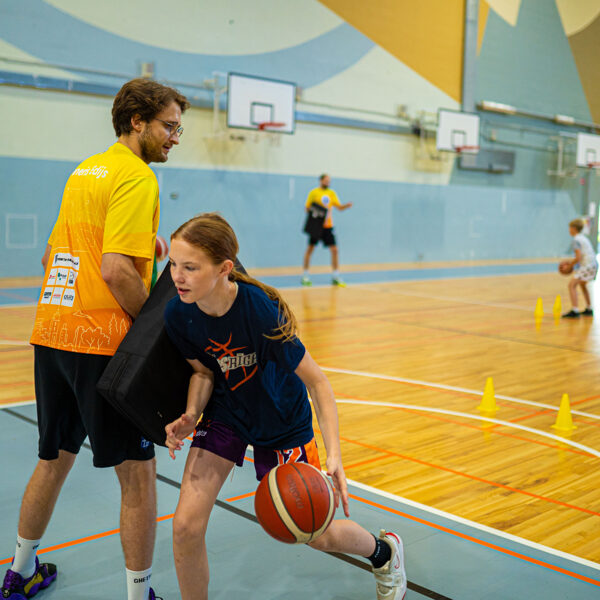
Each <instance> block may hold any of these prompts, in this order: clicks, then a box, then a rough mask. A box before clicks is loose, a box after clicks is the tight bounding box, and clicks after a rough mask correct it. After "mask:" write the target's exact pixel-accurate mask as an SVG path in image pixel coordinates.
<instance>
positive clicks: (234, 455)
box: [192, 419, 321, 481]
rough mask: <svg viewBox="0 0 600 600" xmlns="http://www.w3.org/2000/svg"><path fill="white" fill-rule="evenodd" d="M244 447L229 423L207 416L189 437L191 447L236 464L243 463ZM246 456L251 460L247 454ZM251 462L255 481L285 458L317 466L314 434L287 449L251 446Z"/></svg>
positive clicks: (246, 445) (285, 461)
mask: <svg viewBox="0 0 600 600" xmlns="http://www.w3.org/2000/svg"><path fill="white" fill-rule="evenodd" d="M247 447H248V444H247V443H246V442H244V441H243V440H242V439H241V438H240V437H239V436H238V435H237V433H236V432H235V431H233V429H231V427H229V426H228V425H225V423H222V422H221V421H213V420H211V419H207V420H206V421H204V420H202V421H200V423H199V424H198V427H196V432H195V433H194V439H193V441H192V448H202V449H203V450H208V451H209V452H212V453H213V454H216V455H217V456H220V457H221V458H225V459H227V460H230V461H231V462H233V463H235V464H236V465H237V466H238V467H241V466H243V464H244V457H245V456H246V448H247ZM247 460H250V461H251V459H250V458H248V459H247ZM252 462H254V470H255V471H256V479H258V481H260V480H261V479H262V478H263V477H264V476H265V475H266V474H267V473H268V472H269V471H270V470H271V469H272V468H273V467H275V466H277V465H282V464H285V463H288V462H305V463H308V464H310V465H313V466H314V467H316V468H317V469H319V470H321V463H320V461H319V453H318V451H317V443H316V441H315V438H314V437H313V439H312V440H311V441H310V442H308V444H304V445H303V446H297V447H296V448H289V449H287V450H273V449H272V448H261V447H260V446H254V461H252Z"/></svg>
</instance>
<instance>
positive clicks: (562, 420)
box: [552, 394, 577, 431]
mask: <svg viewBox="0 0 600 600" xmlns="http://www.w3.org/2000/svg"><path fill="white" fill-rule="evenodd" d="M552 427H553V428H554V429H557V430H558V431H573V429H577V426H576V425H573V418H572V417H571V404H570V402H569V394H563V395H562V400H561V401H560V408H559V409H558V415H557V416H556V423H554V425H552Z"/></svg>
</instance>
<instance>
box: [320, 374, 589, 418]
mask: <svg viewBox="0 0 600 600" xmlns="http://www.w3.org/2000/svg"><path fill="white" fill-rule="evenodd" d="M319 366H320V365H319ZM321 369H322V370H323V371H329V372H330V373H341V374H344V375H356V376H358V377H370V378H371V379H383V380H384V381H397V382H399V383H413V384H416V385H422V386H423V387H430V388H434V389H439V390H450V391H452V392H461V393H463V394H471V395H473V396H483V392H482V391H480V390H472V389H469V388H462V387H456V386H454V385H444V384H443V383H432V382H431V381H420V380H419V379H407V378H406V377H395V376H393V375H380V374H379V373H367V372H365V371H351V370H349V369H336V368H333V367H321ZM495 396H496V398H498V399H500V400H507V401H508V402H516V403H517V404H528V405H530V406H537V407H540V408H547V409H549V410H554V411H558V409H559V407H558V406H553V405H552V404H544V403H543V402H534V401H533V400H523V399H522V398H514V397H513V396H503V395H501V394H495ZM571 413H572V414H574V415H579V416H580V417H587V418H589V419H598V420H600V415H594V414H592V413H588V412H583V411H580V410H571Z"/></svg>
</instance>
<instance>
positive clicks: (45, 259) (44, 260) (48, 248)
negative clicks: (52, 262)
mask: <svg viewBox="0 0 600 600" xmlns="http://www.w3.org/2000/svg"><path fill="white" fill-rule="evenodd" d="M51 252H52V246H51V245H50V244H46V252H44V256H42V267H44V271H45V270H46V267H47V265H48V259H49V258H50V253H51Z"/></svg>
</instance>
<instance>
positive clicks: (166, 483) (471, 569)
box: [0, 404, 600, 600]
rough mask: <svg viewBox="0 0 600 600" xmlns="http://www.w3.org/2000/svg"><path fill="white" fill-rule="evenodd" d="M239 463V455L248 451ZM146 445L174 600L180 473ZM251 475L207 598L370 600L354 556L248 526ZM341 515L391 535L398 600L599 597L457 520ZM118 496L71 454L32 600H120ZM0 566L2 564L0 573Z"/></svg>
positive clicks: (27, 446) (245, 471) (19, 438)
mask: <svg viewBox="0 0 600 600" xmlns="http://www.w3.org/2000/svg"><path fill="white" fill-rule="evenodd" d="M35 419H36V413H35V406H34V405H32V404H29V405H24V406H16V407H15V406H13V407H11V408H5V409H1V410H0V452H1V455H2V457H3V460H2V473H3V486H2V489H1V492H0V501H1V502H2V507H3V510H2V516H1V517H0V531H1V532H2V534H1V536H0V562H1V563H2V564H3V565H6V563H7V562H9V561H10V557H11V556H12V553H13V552H14V540H15V534H16V523H17V517H18V510H19V504H20V499H21V496H22V493H23V490H24V487H25V484H26V482H27V480H28V477H29V475H30V473H31V472H32V470H33V467H34V465H35V462H36V460H37V459H36V446H37V430H36V426H35ZM249 456H250V457H251V454H249ZM183 459H184V456H183V454H180V455H179V456H178V458H177V460H176V461H172V460H171V459H170V458H169V457H168V454H167V453H166V451H165V450H164V449H163V448H157V471H158V482H157V486H158V514H159V516H160V517H164V518H163V519H162V520H160V522H159V524H158V530H157V540H156V550H155V559H154V567H153V576H152V582H153V587H154V588H155V589H156V591H157V593H158V594H159V595H160V596H163V597H164V598H165V600H170V599H175V598H178V597H179V593H178V588H177V581H176V576H175V569H174V566H173V555H172V549H171V518H170V516H171V515H172V513H173V512H174V510H175V506H176V502H177V496H178V482H179V481H180V480H181V473H182V469H183V465H184V460H183ZM256 485H257V482H256V480H255V479H254V469H253V467H252V465H251V464H250V463H246V465H245V467H244V468H242V469H237V468H236V470H235V471H234V474H233V476H232V478H230V480H228V482H227V483H226V485H225V487H224V489H223V490H222V493H221V495H220V498H219V504H218V505H217V506H215V508H214V510H213V514H212V517H211V523H210V525H209V530H208V540H207V544H208V549H209V561H210V565H211V582H210V588H209V593H210V597H211V598H215V599H218V598H222V599H225V598H227V599H231V598H234V599H244V600H259V599H260V600H265V599H267V600H277V599H281V600H283V599H285V600H305V599H307V598H310V599H311V600H321V599H323V600H325V599H328V600H342V599H346V600H364V599H369V598H373V599H374V598H375V590H374V582H373V577H372V575H371V574H370V572H369V569H368V567H367V565H366V563H365V561H364V560H362V559H355V558H353V557H346V556H330V555H326V554H323V553H320V552H317V551H314V550H311V549H310V548H308V547H305V546H291V545H286V544H281V543H278V542H276V541H274V540H272V539H271V538H270V537H268V536H267V535H266V534H265V533H264V532H263V531H262V529H261V528H260V526H259V525H258V524H257V523H256V521H255V518H254V510H253V498H252V497H251V496H248V494H251V493H252V492H253V491H254V490H255V489H256ZM350 492H351V495H352V500H351V505H350V512H351V515H352V518H353V519H354V520H356V521H358V522H359V523H361V524H362V525H364V526H365V527H366V528H367V529H369V530H370V531H372V532H374V533H376V532H377V531H378V530H379V528H381V527H384V528H387V529H389V530H393V531H396V532H398V533H399V534H400V535H401V536H402V538H403V540H404V544H405V552H406V567H407V574H408V579H409V590H408V593H407V595H406V598H407V600H411V599H418V598H436V599H439V600H443V599H445V598H452V599H454V600H459V599H460V600H464V599H467V600H501V599H503V600H505V599H511V600H512V599H521V598H528V599H529V600H536V599H540V600H541V599H544V600H564V599H566V598H568V599H571V600H590V599H592V598H599V597H600V566H596V567H594V566H593V564H592V563H585V561H579V560H576V559H574V558H569V557H568V556H567V555H559V554H557V553H554V552H552V551H550V550H547V551H546V550H544V549H543V548H542V547H534V546H532V545H531V544H528V543H525V542H523V541H520V540H518V538H511V537H506V536H505V535H503V534H499V533H494V532H493V531H491V530H486V529H482V528H481V527H479V526H477V525H476V524H474V523H468V522H466V521H465V522H460V521H457V520H456V519H454V518H451V517H450V515H445V514H444V513H440V512H432V511H431V510H430V509H428V508H427V507H423V506H419V505H415V504H414V503H411V502H408V501H404V500H403V499H401V498H398V497H394V496H390V495H385V494H380V493H378V492H377V490H373V489H368V488H364V486H358V485H352V484H351V486H350ZM239 496H242V498H239V499H236V498H238V497H239ZM118 512H119V489H118V484H117V480H116V475H115V474H114V471H113V470H112V469H94V467H92V464H91V452H90V451H89V450H88V449H86V448H82V450H81V452H80V455H79V457H78V459H77V461H76V464H75V467H74V468H73V471H72V473H71V475H70V476H69V478H68V480H67V483H66V484H65V487H64V489H63V492H62V494H61V497H60V498H59V501H58V504H57V507H56V511H55V514H54V517H53V519H52V521H51V524H50V527H49V529H48V531H47V533H46V535H45V536H44V538H43V540H42V545H41V556H42V559H43V560H45V561H49V562H54V563H56V564H57V565H58V568H59V577H58V580H57V582H56V583H55V584H53V585H52V587H51V588H50V589H48V590H46V591H44V592H41V593H40V594H39V596H38V597H39V598H40V600H44V599H52V598H53V599H55V600H58V599H60V600H82V599H88V598H89V599H90V600H93V599H98V600H100V599H102V600H105V599H106V598H111V599H114V598H125V595H126V594H125V577H124V567H123V559H122V553H121V547H120V541H119V536H118V533H117V531H116V528H117V527H118ZM3 568H4V567H3Z"/></svg>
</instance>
